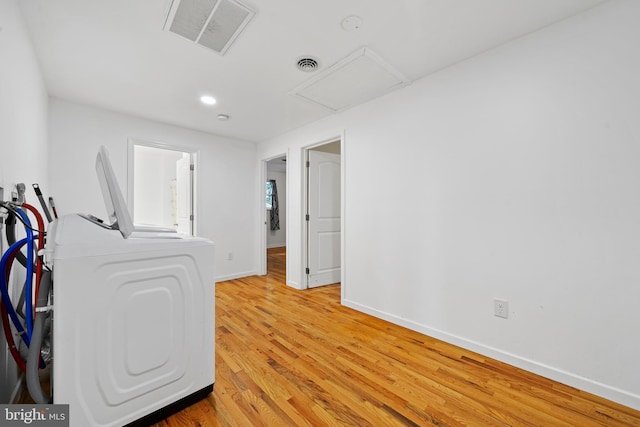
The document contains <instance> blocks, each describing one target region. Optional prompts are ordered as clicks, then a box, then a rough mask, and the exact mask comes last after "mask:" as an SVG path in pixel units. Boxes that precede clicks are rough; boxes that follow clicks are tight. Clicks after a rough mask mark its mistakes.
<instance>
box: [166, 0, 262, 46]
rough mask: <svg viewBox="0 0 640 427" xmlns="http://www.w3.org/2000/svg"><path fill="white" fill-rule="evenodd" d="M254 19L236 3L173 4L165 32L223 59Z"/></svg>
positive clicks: (196, 0)
mask: <svg viewBox="0 0 640 427" xmlns="http://www.w3.org/2000/svg"><path fill="white" fill-rule="evenodd" d="M254 15H255V12H254V11H253V10H251V9H249V8H248V7H247V6H245V5H243V4H241V3H240V2H238V1H236V0H173V1H172V3H171V8H170V9H169V14H168V15H167V21H166V23H165V25H164V29H165V31H171V32H172V33H175V34H178V35H180V36H182V37H184V38H186V39H189V40H191V41H193V42H195V43H198V44H200V45H202V46H205V47H207V48H209V49H212V50H214V51H216V52H218V53H220V54H221V55H224V54H225V53H226V52H227V50H228V49H229V47H231V44H232V43H233V42H234V40H235V39H236V38H237V37H238V35H240V33H241V32H242V30H244V28H245V27H246V25H247V24H248V23H249V21H250V20H251V18H253V16H254Z"/></svg>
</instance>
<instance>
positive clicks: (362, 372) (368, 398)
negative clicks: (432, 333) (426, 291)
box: [156, 248, 640, 427]
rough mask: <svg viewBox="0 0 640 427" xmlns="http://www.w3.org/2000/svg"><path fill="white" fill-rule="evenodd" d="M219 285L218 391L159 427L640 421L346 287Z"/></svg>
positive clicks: (277, 251) (278, 259)
mask: <svg viewBox="0 0 640 427" xmlns="http://www.w3.org/2000/svg"><path fill="white" fill-rule="evenodd" d="M285 260H286V251H285V249H284V248H273V249H269V250H268V260H267V265H268V268H269V274H267V275H266V276H253V277H246V278H242V279H237V280H230V281H227V282H222V283H218V284H217V285H216V384H215V386H214V391H213V393H212V394H211V395H209V397H208V398H207V399H205V400H203V401H201V402H198V403H197V404H195V405H193V406H191V407H190V408H188V409H186V410H184V411H182V412H180V413H178V414H176V415H174V416H172V417H169V418H167V419H166V420H164V421H163V422H161V423H158V424H156V426H157V427H160V426H163V427H177V426H209V425H211V426H213V425H215V426H258V425H274V426H279V425H282V426H320V425H322V426H324V425H328V426H342V425H359V426H368V425H371V426H382V425H384V426H394V425H398V426H400V425H402V426H411V425H414V426H428V425H433V426H440V427H445V426H465V425H466V426H529V425H530V426H580V427H582V426H640V412H639V411H636V410H633V409H631V408H627V407H624V406H622V405H619V404H616V403H613V402H610V401H607V400H605V399H602V398H599V397H597V396H593V395H591V394H589V393H586V392H584V391H580V390H577V389H574V388H572V387H569V386H566V385H563V384H559V383H556V382H554V381H551V380H549V379H547V378H543V377H540V376H537V375H534V374H532V373H529V372H526V371H523V370H521V369H518V368H515V367H512V366H509V365H506V364H504V363H501V362H498V361H496V360H493V359H490V358H486V357H484V356H482V355H479V354H477V353H473V352H471V351H468V350H465V349H462V348H460V347H456V346H452V345H450V344H447V343H444V342H442V341H438V340H436V339H434V338H431V337H428V336H425V335H422V334H420V333H418V332H414V331H411V330H409V329H406V328H403V327H400V326H397V325H393V324H391V323H389V322H386V321H384V320H381V319H376V318H373V317H371V316H368V315H366V314H364V313H360V312H357V311H355V310H352V309H349V308H347V307H343V306H341V305H340V285H339V284H338V285H329V286H325V287H319V288H315V289H310V290H305V291H298V290H294V289H291V288H289V287H287V286H286V285H285V276H286V266H285Z"/></svg>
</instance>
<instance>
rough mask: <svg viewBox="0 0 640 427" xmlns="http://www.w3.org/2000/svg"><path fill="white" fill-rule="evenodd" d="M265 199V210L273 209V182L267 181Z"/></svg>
mask: <svg viewBox="0 0 640 427" xmlns="http://www.w3.org/2000/svg"><path fill="white" fill-rule="evenodd" d="M266 194H267V198H266V201H265V202H266V205H267V210H269V211H270V210H271V209H273V182H271V181H267V191H266Z"/></svg>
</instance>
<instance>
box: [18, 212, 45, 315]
mask: <svg viewBox="0 0 640 427" xmlns="http://www.w3.org/2000/svg"><path fill="white" fill-rule="evenodd" d="M21 206H22V207H23V208H25V209H27V210H29V211H31V213H32V214H33V216H35V217H36V221H37V223H38V247H37V249H36V286H35V294H34V295H29V296H28V297H29V298H31V301H33V303H32V307H33V310H34V312H33V313H28V314H27V313H25V315H28V316H31V318H32V319H35V318H36V313H35V309H36V305H37V299H38V292H40V280H41V279H42V257H41V256H39V255H38V252H39V251H40V250H42V249H44V232H45V229H44V220H43V219H42V215H40V212H38V210H37V209H36V208H35V207H33V206H31V205H29V204H27V203H23V204H22V205H21Z"/></svg>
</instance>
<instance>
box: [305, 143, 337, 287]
mask: <svg viewBox="0 0 640 427" xmlns="http://www.w3.org/2000/svg"><path fill="white" fill-rule="evenodd" d="M341 150H342V148H341V142H340V140H337V141H332V142H329V143H324V144H321V145H317V146H313V147H309V148H307V149H306V150H305V158H306V180H305V181H306V182H305V184H306V185H305V197H304V202H305V203H306V213H305V232H304V235H305V236H306V239H305V240H306V247H305V248H304V249H305V252H306V254H305V262H306V268H305V273H306V287H307V288H314V287H317V286H324V285H329V284H334V283H339V282H340V281H341V277H342V265H341V264H342V254H341V247H342V232H341V228H342V176H341V175H342V160H341Z"/></svg>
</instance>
